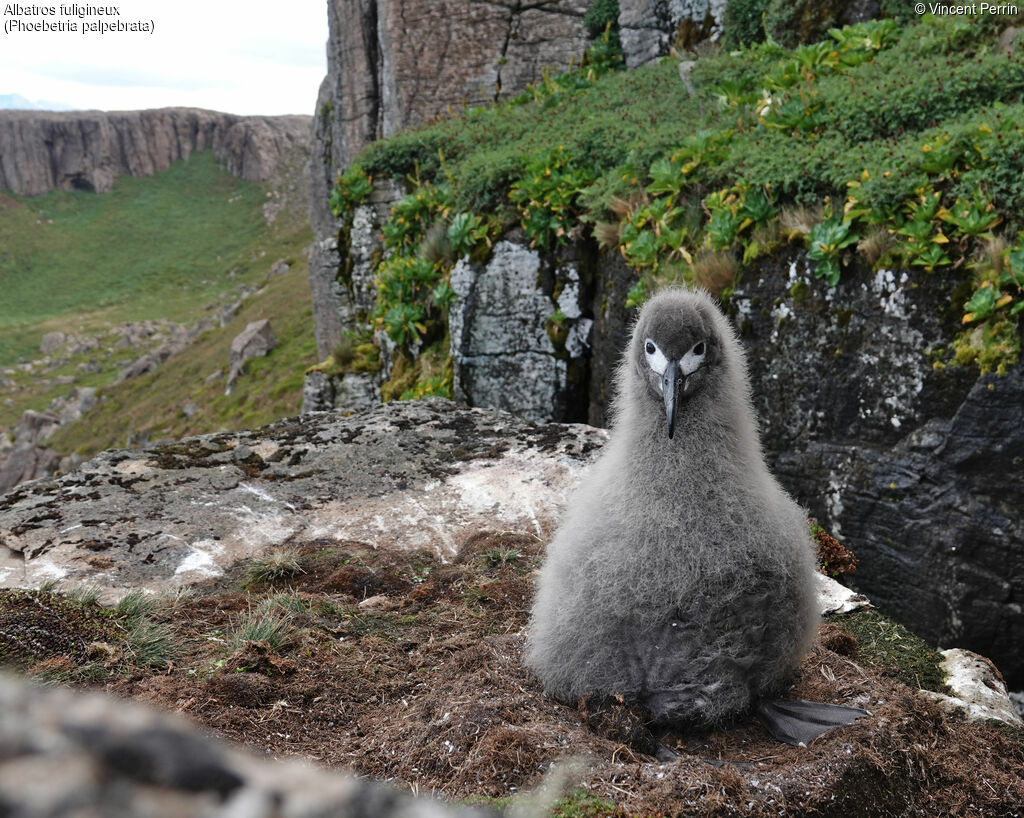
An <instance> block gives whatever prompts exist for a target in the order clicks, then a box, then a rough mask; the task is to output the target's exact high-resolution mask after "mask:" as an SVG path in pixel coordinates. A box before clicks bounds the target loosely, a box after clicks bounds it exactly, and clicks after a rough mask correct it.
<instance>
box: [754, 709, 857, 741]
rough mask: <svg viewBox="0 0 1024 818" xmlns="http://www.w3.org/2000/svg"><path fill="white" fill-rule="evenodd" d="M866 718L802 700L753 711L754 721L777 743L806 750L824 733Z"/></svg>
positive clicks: (853, 712) (846, 710)
mask: <svg viewBox="0 0 1024 818" xmlns="http://www.w3.org/2000/svg"><path fill="white" fill-rule="evenodd" d="M870 715H871V714H870V713H869V712H868V711H867V710H862V709H861V708H859V707H843V706H842V705H838V704H823V703H821V702H807V701H802V700H796V701H788V700H785V699H776V700H775V701H771V702H762V703H761V704H760V705H758V707H757V717H758V718H759V719H760V720H761V724H763V725H764V727H765V729H766V730H767V731H768V732H769V733H771V734H772V736H773V737H774V738H775V739H777V740H778V741H781V742H783V743H785V744H790V745H792V746H794V747H806V746H807V745H808V744H810V743H811V742H812V741H814V739H816V738H817V737H818V736H820V735H821V734H822V733H824V732H825V731H826V730H831V729H832V728H833V727H848V726H849V725H851V724H853V723H854V722H855V721H857V719H861V718H864V716H870Z"/></svg>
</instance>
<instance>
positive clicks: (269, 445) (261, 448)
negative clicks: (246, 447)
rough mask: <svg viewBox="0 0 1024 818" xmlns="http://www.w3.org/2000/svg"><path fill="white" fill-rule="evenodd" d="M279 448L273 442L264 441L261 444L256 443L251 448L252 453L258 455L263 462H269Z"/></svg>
mask: <svg viewBox="0 0 1024 818" xmlns="http://www.w3.org/2000/svg"><path fill="white" fill-rule="evenodd" d="M280 448H281V447H280V446H279V445H278V444H276V443H275V442H274V441H273V440H264V441H262V442H261V443H257V444H256V445H255V446H253V447H252V450H253V452H255V453H256V454H258V455H259V456H260V457H262V458H263V459H264V460H269V459H270V458H271V457H273V456H274V455H275V454H277V452H278V451H279V450H280Z"/></svg>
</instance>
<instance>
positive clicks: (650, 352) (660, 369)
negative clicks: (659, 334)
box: [644, 338, 668, 375]
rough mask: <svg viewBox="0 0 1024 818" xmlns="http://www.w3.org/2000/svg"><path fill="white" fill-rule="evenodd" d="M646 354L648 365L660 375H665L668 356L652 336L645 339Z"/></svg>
mask: <svg viewBox="0 0 1024 818" xmlns="http://www.w3.org/2000/svg"><path fill="white" fill-rule="evenodd" d="M644 354H645V355H646V356H647V365H648V366H649V367H650V368H651V369H652V370H653V371H654V372H656V373H657V374H658V375H664V374H665V367H667V366H668V358H666V357H665V353H663V352H662V351H661V350H660V349H658V345H657V344H656V343H654V341H652V340H651V339H650V338H648V339H647V340H646V341H644Z"/></svg>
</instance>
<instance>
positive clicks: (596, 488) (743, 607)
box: [527, 289, 860, 740]
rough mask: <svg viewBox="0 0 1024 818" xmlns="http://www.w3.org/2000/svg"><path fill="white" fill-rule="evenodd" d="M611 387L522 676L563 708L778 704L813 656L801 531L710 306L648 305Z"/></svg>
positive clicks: (735, 352) (709, 718)
mask: <svg viewBox="0 0 1024 818" xmlns="http://www.w3.org/2000/svg"><path fill="white" fill-rule="evenodd" d="M648 341H650V342H651V343H650V344H648ZM702 344H703V345H704V346H701V345H702ZM652 345H653V348H654V349H655V352H654V353H651V352H650V351H649V350H650V349H651V348H652ZM665 360H668V361H670V362H678V366H677V367H676V369H678V370H679V378H680V380H679V382H678V383H676V382H674V381H673V382H672V385H671V386H670V388H671V389H674V390H675V391H674V392H673V393H672V398H673V400H674V412H675V418H674V433H673V434H672V436H671V437H669V434H668V433H667V430H666V414H671V412H670V411H668V410H667V406H668V405H669V403H670V401H668V400H667V396H666V394H665V393H666V392H667V391H668V389H666V388H665V386H664V384H665V383H666V380H665V378H667V377H668V373H667V367H665V366H664V365H663V364H664V361H665ZM673 366H674V364H673ZM659 367H661V368H662V371H661V372H659V371H658V368H659ZM674 372H675V369H673V373H674ZM617 379H618V380H617V385H618V392H617V399H616V405H615V414H614V420H613V424H612V428H611V436H610V440H609V442H608V444H607V446H606V447H605V450H604V452H603V454H602V456H601V458H600V459H599V461H598V462H597V463H596V464H595V465H594V466H593V467H592V470H591V471H590V472H589V473H588V475H587V476H586V477H585V479H584V483H583V485H582V486H581V488H580V490H579V491H578V493H577V494H576V495H575V496H574V498H573V499H572V500H571V501H570V504H569V508H568V510H567V512H566V515H565V518H564V520H563V522H562V525H561V527H560V528H559V530H558V532H557V534H556V536H555V538H554V540H553V541H552V543H551V544H550V546H549V547H548V551H547V556H546V560H545V563H544V566H543V568H542V569H541V573H540V578H539V582H538V588H537V595H536V599H535V602H534V606H533V612H532V617H531V621H530V627H529V638H528V643H527V663H528V664H529V666H530V667H531V668H532V669H533V670H534V672H535V673H536V674H537V676H538V677H539V678H540V680H541V681H542V682H543V684H544V687H545V688H546V690H547V691H548V692H549V693H551V694H552V695H554V696H556V697H558V698H561V699H566V700H575V699H576V698H577V697H579V696H582V695H584V694H589V693H617V694H620V695H622V696H624V697H626V698H627V699H629V700H633V701H638V702H640V703H641V704H643V705H644V706H645V707H646V708H647V709H648V710H649V711H650V713H651V716H652V718H653V719H654V720H655V721H657V722H680V721H681V722H687V723H699V724H716V723H720V722H722V721H723V720H725V719H728V718H729V717H731V716H734V715H737V714H740V713H742V712H744V711H747V710H749V709H751V708H752V706H753V705H755V704H756V703H757V702H759V701H760V700H762V699H765V698H771V697H774V696H777V695H778V694H779V693H780V691H781V690H782V689H783V687H784V685H785V684H786V681H787V679H788V678H789V677H790V676H791V675H792V673H793V671H794V669H795V668H796V666H797V664H798V663H799V662H800V660H801V658H802V657H803V655H804V654H805V653H806V651H807V650H808V648H809V646H810V644H811V640H812V638H813V636H814V633H815V630H816V626H817V623H818V616H817V612H816V606H815V583H814V578H813V573H814V570H815V567H814V558H813V547H812V544H811V540H810V535H809V533H808V529H807V519H806V515H805V513H804V511H803V510H802V509H801V508H800V507H799V506H797V504H796V503H795V502H794V501H793V500H792V499H791V498H790V497H789V495H787V494H786V492H785V491H784V490H783V489H782V488H781V487H780V486H779V484H778V483H777V482H776V480H775V479H774V477H772V475H771V474H770V473H769V471H768V468H767V467H766V465H765V462H764V456H763V454H762V451H761V444H760V440H759V438H758V434H757V428H756V421H755V418H754V411H753V407H752V405H751V398H750V385H749V379H748V376H747V369H746V361H745V358H744V354H743V350H742V348H741V347H740V344H739V342H738V341H737V338H736V336H735V333H734V332H733V330H732V327H731V326H730V324H729V322H728V321H727V320H726V318H725V317H724V316H723V315H722V313H721V312H720V311H719V310H718V308H717V306H716V305H715V303H714V301H712V299H711V298H710V297H709V296H707V295H706V294H704V293H702V292H691V291H688V290H683V289H672V290H668V291H665V292H662V293H660V294H659V295H657V296H655V297H654V298H652V299H651V300H650V301H649V302H648V303H647V304H646V305H645V306H644V308H643V310H642V311H641V313H640V315H639V317H638V319H637V323H636V325H635V327H634V331H633V336H632V340H631V341H630V344H629V348H628V350H627V351H626V354H625V356H624V359H623V361H622V363H621V364H620V367H619V370H618V375H617ZM669 424H670V426H671V421H669ZM858 712H860V711H858ZM849 720H850V719H849V718H847V720H846V721H843V722H841V723H848V721H849ZM822 729H827V728H822ZM819 732H820V731H819ZM783 740H785V739H783Z"/></svg>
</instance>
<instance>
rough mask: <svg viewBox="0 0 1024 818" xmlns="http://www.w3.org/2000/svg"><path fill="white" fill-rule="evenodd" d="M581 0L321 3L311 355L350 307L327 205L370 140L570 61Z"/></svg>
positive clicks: (501, 93) (328, 342) (508, 90)
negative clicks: (325, 33)
mask: <svg viewBox="0 0 1024 818" xmlns="http://www.w3.org/2000/svg"><path fill="white" fill-rule="evenodd" d="M588 6H589V2H587V0H554V1H553V2H545V3H527V2H521V1H520V0H507V1H506V0H498V1H497V2H490V0H487V1H486V2H485V0H443V2H426V1H425V0H330V2H328V4H327V13H328V21H329V24H330V26H329V28H330V38H329V40H328V43H327V71H328V73H327V76H326V78H325V79H324V81H323V84H322V85H321V86H320V96H319V98H318V100H317V111H316V116H315V118H314V123H313V145H312V149H311V153H310V187H311V200H310V223H311V224H312V225H313V232H314V234H315V236H316V239H317V241H316V243H315V244H314V247H313V251H312V253H311V255H310V261H309V274H310V283H311V286H312V289H313V312H314V321H315V323H316V327H317V349H318V352H319V354H320V356H321V358H323V357H326V356H327V354H328V353H329V352H330V349H331V347H332V346H333V345H334V344H335V343H337V341H338V338H339V333H340V327H341V326H343V325H346V322H347V321H348V315H349V314H350V313H351V312H352V310H353V309H354V305H353V304H352V303H351V301H349V300H347V295H346V293H345V292H344V291H343V289H342V288H340V287H339V286H338V278H339V271H340V268H341V259H340V256H339V255H338V243H337V242H338V233H339V231H340V229H341V224H340V223H339V222H338V220H337V219H335V218H334V216H333V215H332V214H331V211H330V209H329V208H328V206H327V199H328V196H329V195H330V191H331V187H332V186H333V185H334V180H335V179H336V178H337V176H338V173H339V171H340V170H343V169H344V168H345V166H346V165H347V164H348V162H349V160H350V159H351V158H352V157H353V156H355V155H356V154H357V153H359V151H361V150H362V149H363V148H365V147H366V146H367V145H369V144H370V142H372V141H373V140H375V139H379V138H381V137H384V136H390V135H391V134H394V133H395V132H397V131H398V130H400V129H402V128H405V127H409V126H411V125H418V124H422V123H424V122H427V121H428V120H430V119H431V118H433V117H436V116H441V115H444V114H445V113H447V112H449V111H459V110H461V109H462V108H463V107H464V106H467V105H480V104H483V103H486V102H490V101H493V100H495V99H498V98H502V97H507V96H510V95H513V94H516V93H518V92H520V91H522V90H523V88H525V87H526V85H527V84H528V83H530V82H534V81H536V80H538V79H539V78H540V76H541V70H542V69H545V68H548V69H551V70H553V71H563V70H565V69H566V68H567V67H568V66H569V63H570V62H571V61H572V60H579V59H580V58H581V57H582V56H583V53H584V51H585V49H586V46H587V42H588V34H587V30H586V28H585V27H584V26H583V15H584V14H585V13H586V10H587V7H588Z"/></svg>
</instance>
